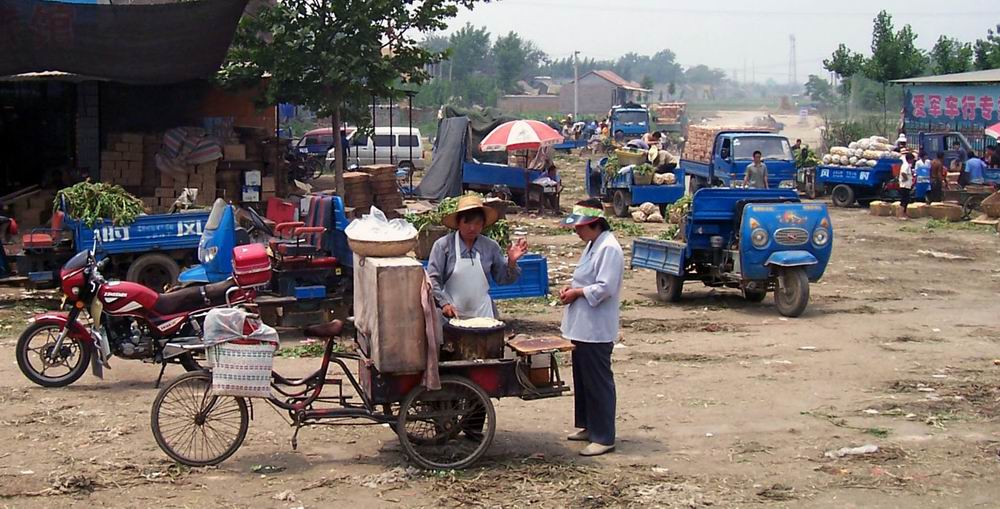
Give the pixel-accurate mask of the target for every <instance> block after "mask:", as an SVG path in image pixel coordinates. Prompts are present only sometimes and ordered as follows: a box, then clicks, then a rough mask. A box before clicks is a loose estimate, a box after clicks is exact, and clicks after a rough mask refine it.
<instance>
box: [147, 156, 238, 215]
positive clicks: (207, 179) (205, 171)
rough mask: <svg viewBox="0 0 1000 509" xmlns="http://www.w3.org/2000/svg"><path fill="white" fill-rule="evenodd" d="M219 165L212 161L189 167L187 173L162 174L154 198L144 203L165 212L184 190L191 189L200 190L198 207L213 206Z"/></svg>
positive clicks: (157, 210)
mask: <svg viewBox="0 0 1000 509" xmlns="http://www.w3.org/2000/svg"><path fill="white" fill-rule="evenodd" d="M218 165H219V162H218V161H212V162H210V163H204V164H199V165H197V166H189V167H188V168H187V172H186V173H168V172H160V177H159V178H160V185H159V186H158V187H157V188H156V189H155V190H154V196H153V197H152V198H143V200H142V201H143V202H144V203H146V206H147V207H150V208H152V210H153V211H155V212H165V211H167V210H169V209H170V206H171V205H173V204H174V201H175V200H176V199H177V197H178V196H180V195H181V193H182V192H183V191H184V189H185V188H188V187H190V188H195V189H197V190H198V198H197V201H196V202H195V203H196V204H197V205H204V206H208V205H211V204H212V202H214V201H215V195H216V190H217V187H216V174H215V173H216V167H218ZM147 200H148V201H147ZM154 200H155V201H154Z"/></svg>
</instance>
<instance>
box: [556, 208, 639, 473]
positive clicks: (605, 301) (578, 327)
mask: <svg viewBox="0 0 1000 509" xmlns="http://www.w3.org/2000/svg"><path fill="white" fill-rule="evenodd" d="M562 224H563V226H572V227H574V228H576V234H577V235H578V236H579V237H580V239H581V240H583V241H584V242H586V243H587V247H586V248H585V249H584V251H583V254H582V255H581V256H580V261H579V263H578V264H577V266H576V270H574V271H573V281H572V284H571V285H570V286H568V287H566V288H563V289H562V291H560V292H559V300H561V301H562V303H563V304H566V305H567V306H566V311H565V312H564V313H563V319H562V327H561V330H562V335H563V337H564V338H566V339H568V340H570V341H572V342H573V345H575V346H576V348H575V349H574V350H573V354H572V355H573V401H574V406H575V412H574V413H575V421H576V423H575V425H576V427H577V428H580V431H577V432H576V433H573V434H572V435H570V436H568V437H567V438H568V439H569V440H575V441H583V442H589V444H588V445H587V447H585V448H584V449H583V450H581V451H580V454H581V455H583V456H598V455H601V454H604V453H608V452H611V451H613V450H614V449H615V406H616V394H615V378H614V373H612V371H611V352H612V350H613V349H614V345H615V340H617V339H618V328H619V323H618V322H619V320H618V319H619V305H620V300H621V291H622V280H623V277H624V274H625V255H624V254H623V253H622V246H621V244H619V243H618V239H616V238H615V236H614V234H613V233H611V225H609V224H608V220H607V219H605V217H604V209H603V206H602V205H601V202H600V200H596V199H591V200H584V201H582V202H579V203H577V204H576V205H575V206H574V207H573V213H572V214H571V215H570V216H569V217H567V218H566V219H564V220H563V221H562Z"/></svg>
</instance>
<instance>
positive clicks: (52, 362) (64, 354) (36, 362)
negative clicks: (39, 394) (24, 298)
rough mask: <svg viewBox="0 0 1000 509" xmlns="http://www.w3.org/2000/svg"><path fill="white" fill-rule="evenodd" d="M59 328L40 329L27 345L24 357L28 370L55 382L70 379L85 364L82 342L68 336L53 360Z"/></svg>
mask: <svg viewBox="0 0 1000 509" xmlns="http://www.w3.org/2000/svg"><path fill="white" fill-rule="evenodd" d="M59 332H60V330H59V327H56V326H51V327H45V328H42V329H39V330H38V331H36V332H35V334H33V335H32V336H31V338H30V339H29V340H28V341H27V342H26V343H25V348H24V357H25V361H26V362H27V364H28V368H29V369H30V370H31V371H32V372H34V373H35V374H36V375H37V376H38V377H39V378H44V379H46V380H50V381H53V382H56V381H59V380H64V379H66V378H68V377H70V376H71V375H72V374H73V373H74V372H75V371H76V370H77V369H78V368H79V367H80V363H81V362H83V355H82V353H83V352H82V348H83V346H82V345H81V344H80V341H79V340H77V339H75V338H72V337H69V336H67V337H66V338H65V339H63V342H62V345H61V346H60V347H59V352H58V354H57V355H56V356H55V358H54V359H53V358H52V356H51V354H52V353H53V348H54V347H55V345H56V340H57V339H58V338H59Z"/></svg>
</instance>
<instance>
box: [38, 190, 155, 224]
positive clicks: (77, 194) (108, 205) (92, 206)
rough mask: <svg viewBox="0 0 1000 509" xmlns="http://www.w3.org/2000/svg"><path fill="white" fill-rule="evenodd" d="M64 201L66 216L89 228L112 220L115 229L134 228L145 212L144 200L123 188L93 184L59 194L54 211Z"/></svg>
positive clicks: (54, 203)
mask: <svg viewBox="0 0 1000 509" xmlns="http://www.w3.org/2000/svg"><path fill="white" fill-rule="evenodd" d="M63 201H65V203H66V214H67V215H69V216H70V217H73V218H75V219H79V220H80V221H83V223H84V224H85V225H87V226H88V227H92V226H94V225H95V224H97V223H99V222H101V221H102V220H104V219H109V220H111V222H112V223H114V224H115V225H126V224H131V223H132V222H134V221H135V218H136V217H138V216H139V215H140V214H142V213H143V212H145V210H144V207H143V204H142V200H140V199H139V198H136V197H135V196H132V195H131V194H129V193H128V191H126V190H125V189H122V187H121V186H116V185H112V184H105V183H103V182H97V183H94V182H90V181H89V180H86V181H83V182H80V183H79V184H76V185H73V186H70V187H67V188H65V189H62V190H60V191H59V192H58V193H56V199H55V201H54V202H53V204H52V207H53V209H54V210H59V209H60V203H62V202H63Z"/></svg>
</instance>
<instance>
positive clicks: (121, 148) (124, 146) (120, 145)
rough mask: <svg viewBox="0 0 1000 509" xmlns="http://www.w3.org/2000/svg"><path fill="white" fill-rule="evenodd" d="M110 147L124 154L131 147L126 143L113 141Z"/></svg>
mask: <svg viewBox="0 0 1000 509" xmlns="http://www.w3.org/2000/svg"><path fill="white" fill-rule="evenodd" d="M111 148H112V149H114V151H115V152H121V153H123V154H124V153H125V152H128V151H129V150H130V149H131V148H132V147H131V145H129V144H128V143H122V142H118V143H115V144H114V146H113V147H111Z"/></svg>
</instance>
